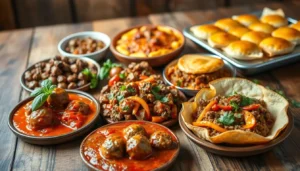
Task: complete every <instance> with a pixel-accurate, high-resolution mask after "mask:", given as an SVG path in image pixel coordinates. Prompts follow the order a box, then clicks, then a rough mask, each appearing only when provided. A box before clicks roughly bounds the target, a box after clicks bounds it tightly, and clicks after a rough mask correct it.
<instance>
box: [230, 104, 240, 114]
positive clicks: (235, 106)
mask: <svg viewBox="0 0 300 171" xmlns="http://www.w3.org/2000/svg"><path fill="white" fill-rule="evenodd" d="M230 106H231V107H232V108H233V111H235V112H238V111H239V108H240V107H239V105H238V104H237V103H236V102H235V101H230Z"/></svg>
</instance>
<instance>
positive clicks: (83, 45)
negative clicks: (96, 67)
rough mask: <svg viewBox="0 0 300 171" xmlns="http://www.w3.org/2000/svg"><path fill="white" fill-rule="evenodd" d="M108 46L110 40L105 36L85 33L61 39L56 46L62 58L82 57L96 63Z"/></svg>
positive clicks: (91, 32) (92, 32) (89, 32)
mask: <svg viewBox="0 0 300 171" xmlns="http://www.w3.org/2000/svg"><path fill="white" fill-rule="evenodd" d="M109 46H110V38H109V37H108V36H107V35H106V34H104V33H100V32H94V31H87V32H78V33H74V34H71V35H69V36H67V37H65V38H63V39H62V40H61V41H60V42H59V44H58V51H59V52H60V54H61V55H62V56H68V57H83V56H84V57H88V58H91V59H94V60H96V61H98V60H100V59H102V58H103V57H104V56H105V54H106V52H107V49H108V47H109Z"/></svg>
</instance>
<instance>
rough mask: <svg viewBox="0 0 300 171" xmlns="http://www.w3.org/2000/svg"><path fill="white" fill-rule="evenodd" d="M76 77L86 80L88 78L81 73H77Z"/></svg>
mask: <svg viewBox="0 0 300 171" xmlns="http://www.w3.org/2000/svg"><path fill="white" fill-rule="evenodd" d="M78 79H79V80H85V81H87V80H88V79H89V78H88V76H86V75H84V74H83V73H79V74H78Z"/></svg>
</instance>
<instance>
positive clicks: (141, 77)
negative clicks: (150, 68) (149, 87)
mask: <svg viewBox="0 0 300 171" xmlns="http://www.w3.org/2000/svg"><path fill="white" fill-rule="evenodd" d="M147 78H149V77H148V76H146V75H141V76H140V80H144V79H147Z"/></svg>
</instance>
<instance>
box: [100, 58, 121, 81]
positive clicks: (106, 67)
mask: <svg viewBox="0 0 300 171" xmlns="http://www.w3.org/2000/svg"><path fill="white" fill-rule="evenodd" d="M120 66H121V65H120V64H116V63H112V62H111V61H110V59H107V60H106V61H105V62H104V63H103V66H102V67H101V69H100V80H104V79H105V78H107V77H108V75H109V71H110V70H111V68H113V67H120Z"/></svg>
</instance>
